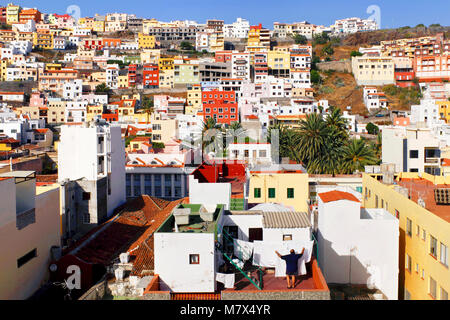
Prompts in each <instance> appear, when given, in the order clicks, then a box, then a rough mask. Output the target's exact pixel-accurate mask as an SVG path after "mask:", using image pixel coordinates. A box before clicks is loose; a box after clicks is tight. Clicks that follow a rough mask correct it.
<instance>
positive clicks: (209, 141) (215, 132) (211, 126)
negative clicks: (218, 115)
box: [201, 118, 222, 152]
mask: <svg viewBox="0 0 450 320" xmlns="http://www.w3.org/2000/svg"><path fill="white" fill-rule="evenodd" d="M220 129H221V126H220V125H219V124H217V123H216V120H215V119H214V118H208V119H206V121H205V122H203V128H202V136H201V139H202V141H201V144H202V150H203V151H205V149H209V150H211V149H212V150H215V151H216V152H217V151H221V150H222V143H221V139H218V138H221V137H222V132H221V130H220Z"/></svg>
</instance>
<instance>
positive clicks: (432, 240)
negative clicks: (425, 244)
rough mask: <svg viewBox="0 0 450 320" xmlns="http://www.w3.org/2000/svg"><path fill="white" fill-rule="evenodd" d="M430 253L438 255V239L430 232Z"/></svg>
mask: <svg viewBox="0 0 450 320" xmlns="http://www.w3.org/2000/svg"><path fill="white" fill-rule="evenodd" d="M430 254H431V255H432V256H433V257H435V258H436V257H437V240H436V238H435V237H433V236H432V235H431V234H430Z"/></svg>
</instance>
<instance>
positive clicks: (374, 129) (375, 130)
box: [366, 122, 380, 135]
mask: <svg viewBox="0 0 450 320" xmlns="http://www.w3.org/2000/svg"><path fill="white" fill-rule="evenodd" d="M366 130H367V132H368V133H369V134H373V135H375V134H378V132H380V128H378V126H376V125H374V124H373V123H372V122H369V123H368V124H367V126H366Z"/></svg>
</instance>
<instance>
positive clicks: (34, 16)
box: [19, 9, 42, 23]
mask: <svg viewBox="0 0 450 320" xmlns="http://www.w3.org/2000/svg"><path fill="white" fill-rule="evenodd" d="M29 20H34V22H36V23H39V22H41V20H42V14H41V13H40V12H39V10H37V9H23V10H22V11H20V14H19V22H20V23H27V22H28V21H29Z"/></svg>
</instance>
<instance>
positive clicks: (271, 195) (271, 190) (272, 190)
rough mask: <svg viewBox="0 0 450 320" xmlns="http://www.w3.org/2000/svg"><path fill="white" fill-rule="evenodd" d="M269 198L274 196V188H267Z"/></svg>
mask: <svg viewBox="0 0 450 320" xmlns="http://www.w3.org/2000/svg"><path fill="white" fill-rule="evenodd" d="M269 198H275V188H269Z"/></svg>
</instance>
